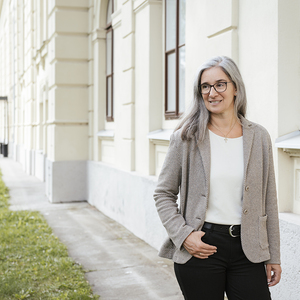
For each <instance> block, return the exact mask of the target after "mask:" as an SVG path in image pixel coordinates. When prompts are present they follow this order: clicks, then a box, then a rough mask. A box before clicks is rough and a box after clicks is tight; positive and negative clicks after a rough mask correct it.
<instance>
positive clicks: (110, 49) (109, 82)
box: [106, 0, 114, 122]
mask: <svg viewBox="0 0 300 300" xmlns="http://www.w3.org/2000/svg"><path fill="white" fill-rule="evenodd" d="M113 2H114V1H113V0H109V1H108V5H107V14H106V120H107V121H108V122H112V121H113V120H114V115H113V113H114V110H113V107H114V105H113V96H114V95H113V75H114V69H113V66H114V64H113V53H114V42H113V40H114V35H113V33H114V32H113V29H112V23H111V15H112V13H113V11H114V3H113Z"/></svg>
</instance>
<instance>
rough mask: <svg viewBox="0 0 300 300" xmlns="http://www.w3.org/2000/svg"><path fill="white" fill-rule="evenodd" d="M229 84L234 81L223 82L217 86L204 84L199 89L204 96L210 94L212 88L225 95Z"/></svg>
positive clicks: (216, 84)
mask: <svg viewBox="0 0 300 300" xmlns="http://www.w3.org/2000/svg"><path fill="white" fill-rule="evenodd" d="M227 83H232V81H228V82H226V81H221V82H217V83H215V84H207V83H203V84H201V85H200V86H199V87H200V89H199V91H200V93H201V94H202V95H207V94H209V93H210V90H211V88H212V87H213V88H214V89H215V91H216V92H217V93H223V92H225V91H226V90H227Z"/></svg>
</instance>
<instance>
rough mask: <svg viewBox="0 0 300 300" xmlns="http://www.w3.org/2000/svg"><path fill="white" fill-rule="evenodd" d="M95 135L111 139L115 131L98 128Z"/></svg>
mask: <svg viewBox="0 0 300 300" xmlns="http://www.w3.org/2000/svg"><path fill="white" fill-rule="evenodd" d="M97 136H98V137H99V138H100V139H103V140H104V139H106V140H113V139H114V137H115V131H114V130H100V131H98V132H97Z"/></svg>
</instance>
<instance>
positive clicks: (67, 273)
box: [0, 173, 99, 300]
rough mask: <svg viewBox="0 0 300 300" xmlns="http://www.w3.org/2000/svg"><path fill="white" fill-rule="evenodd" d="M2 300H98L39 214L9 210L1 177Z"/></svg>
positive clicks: (77, 266) (0, 286) (0, 287)
mask: <svg viewBox="0 0 300 300" xmlns="http://www.w3.org/2000/svg"><path fill="white" fill-rule="evenodd" d="M0 299H5V300H8V299H43V300H44V299H59V300H61V299H80V300H84V299H99V296H97V295H93V292H92V289H91V287H90V285H89V283H88V282H87V281H86V279H85V277H84V270H83V268H82V267H81V266H80V265H78V264H77V263H75V262H74V260H72V259H71V258H70V257H69V256H68V251H67V247H66V246H65V245H63V244H62V243H61V242H60V241H59V240H58V239H57V237H56V236H55V235H54V234H53V233H52V230H51V228H50V227H49V226H48V224H47V222H46V220H45V219H44V217H43V216H42V215H41V214H40V213H39V212H31V211H10V210H9V191H8V189H7V187H6V186H5V184H4V182H3V181H2V178H1V173H0Z"/></svg>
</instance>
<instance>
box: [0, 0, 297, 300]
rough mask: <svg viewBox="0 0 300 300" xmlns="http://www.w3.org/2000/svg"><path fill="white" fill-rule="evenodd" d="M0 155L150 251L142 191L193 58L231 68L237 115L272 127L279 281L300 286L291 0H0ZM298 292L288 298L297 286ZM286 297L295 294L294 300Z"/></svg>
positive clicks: (153, 238) (154, 239) (178, 109)
mask: <svg viewBox="0 0 300 300" xmlns="http://www.w3.org/2000/svg"><path fill="white" fill-rule="evenodd" d="M0 13H1V16H0V97H1V98H0V144H1V148H0V150H1V152H2V154H4V155H5V156H6V154H8V156H10V157H12V158H13V159H15V160H17V161H19V162H20V163H21V164H22V165H23V168H24V170H25V171H26V172H27V173H28V174H30V175H34V176H36V177H37V178H39V179H40V180H42V181H45V183H46V193H47V196H48V198H49V201H51V202H73V201H83V200H87V201H88V202H89V203H90V204H92V205H94V206H95V207H96V208H98V209H99V210H101V211H102V212H103V213H105V214H106V215H108V216H109V217H111V218H113V219H114V220H116V221H118V222H119V223H121V224H123V225H124V226H125V227H127V228H128V229H129V230H131V231H132V232H133V233H134V234H136V235H137V236H138V237H140V238H142V239H143V240H145V241H146V242H148V243H149V244H150V245H152V246H153V247H155V248H157V249H158V248H159V246H160V245H161V243H162V241H163V239H164V238H165V236H166V233H165V230H164V228H163V227H162V225H161V223H160V221H159V218H158V216H157V213H156V210H155V207H154V201H153V198H152V195H153V191H154V188H155V185H156V181H157V176H158V174H159V172H160V169H161V167H162V164H163V161H164V157H165V154H166V152H167V149H168V145H169V138H170V135H171V133H172V131H173V130H174V128H175V126H176V124H177V123H178V119H179V118H180V116H181V114H182V113H183V112H184V111H185V110H186V109H187V108H188V106H189V103H190V100H191V99H192V97H193V81H194V76H195V74H196V71H197V68H198V67H199V65H200V64H201V63H202V62H203V61H205V60H206V59H208V58H210V57H212V56H215V55H227V56H230V57H232V58H233V59H234V60H235V61H236V62H237V64H238V66H239V68H240V70H241V73H242V76H243V78H244V81H245V84H246V89H247V96H248V118H249V119H250V120H252V121H254V122H257V123H260V124H261V125H263V126H264V127H266V128H267V130H268V131H269V132H270V134H271V137H272V141H273V143H274V149H273V150H274V159H275V167H276V176H277V184H278V198H279V208H280V212H281V214H280V224H281V231H282V253H283V254H282V260H283V268H284V275H283V280H282V283H281V284H280V285H279V286H278V287H275V288H273V289H272V294H273V299H275V300H276V299H281V300H282V299H296V298H297V297H298V294H299V292H300V289H299V284H296V285H295V277H296V278H297V279H298V282H300V269H299V266H300V259H299V255H295V254H296V253H297V251H298V253H299V248H300V215H299V214H300V150H299V149H300V140H299V139H300V135H299V128H300V98H299V94H300V85H299V81H300V72H299V69H300V38H299V30H300V0H288V1H284V0H266V1H260V0H243V1H238V0H0ZM296 295H297V296H296ZM295 297H296V298H295Z"/></svg>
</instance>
